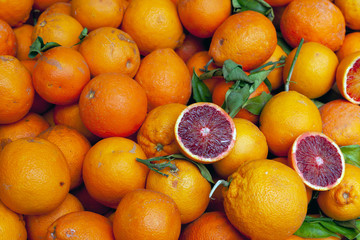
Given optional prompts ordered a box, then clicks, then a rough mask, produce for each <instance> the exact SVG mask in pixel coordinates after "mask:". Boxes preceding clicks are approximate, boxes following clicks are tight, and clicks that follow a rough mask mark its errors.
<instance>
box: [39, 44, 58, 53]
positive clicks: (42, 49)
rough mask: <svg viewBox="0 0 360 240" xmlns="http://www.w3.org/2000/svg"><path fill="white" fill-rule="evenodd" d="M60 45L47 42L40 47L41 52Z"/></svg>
mask: <svg viewBox="0 0 360 240" xmlns="http://www.w3.org/2000/svg"><path fill="white" fill-rule="evenodd" d="M59 46H61V45H60V44H58V43H56V42H47V43H46V44H45V45H44V46H43V47H42V48H41V52H46V51H47V50H49V49H51V48H54V47H59Z"/></svg>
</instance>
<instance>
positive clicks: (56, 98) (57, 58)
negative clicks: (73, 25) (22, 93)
mask: <svg viewBox="0 0 360 240" xmlns="http://www.w3.org/2000/svg"><path fill="white" fill-rule="evenodd" d="M32 78H33V84H34V88H35V90H36V92H37V93H38V94H39V95H40V96H41V97H42V98H43V99H45V100H46V101H47V102H50V103H53V104H58V105H68V104H72V103H75V102H77V101H78V99H79V97H80V93H81V91H82V90H83V88H84V87H85V85H86V84H87V83H88V82H89V81H90V70H89V67H88V65H87V64H86V62H85V59H84V57H83V56H82V55H81V54H80V53H79V52H78V51H76V50H74V49H72V48H68V47H55V48H52V49H50V50H48V51H46V52H45V53H44V54H43V55H42V56H40V58H39V59H38V60H37V62H36V65H35V68H34V71H33V74H32Z"/></svg>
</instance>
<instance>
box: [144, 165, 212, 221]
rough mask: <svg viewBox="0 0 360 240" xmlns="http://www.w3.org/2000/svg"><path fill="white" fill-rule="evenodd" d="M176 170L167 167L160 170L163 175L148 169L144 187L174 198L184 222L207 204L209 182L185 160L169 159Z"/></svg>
mask: <svg viewBox="0 0 360 240" xmlns="http://www.w3.org/2000/svg"><path fill="white" fill-rule="evenodd" d="M171 162H172V163H173V164H175V165H176V167H177V169H178V170H176V171H174V170H172V169H170V168H169V167H166V168H164V169H163V170H161V172H162V173H165V174H167V175H168V177H166V176H163V175H161V174H159V173H157V172H154V171H150V172H149V174H148V177H147V179H146V189H150V190H154V191H158V192H162V193H164V194H166V195H169V196H170V197H171V198H172V199H174V201H175V203H176V205H177V206H178V208H179V210H180V214H181V223H182V224H186V223H189V222H192V221H194V220H195V219H197V218H198V217H200V216H201V215H202V214H203V213H204V212H205V210H206V208H207V206H208V204H209V193H210V190H211V189H210V188H211V186H210V183H209V182H208V181H207V180H206V179H205V178H204V177H203V176H202V175H201V173H200V171H199V169H198V168H197V167H196V166H195V165H194V164H193V163H191V162H189V161H186V160H174V161H171Z"/></svg>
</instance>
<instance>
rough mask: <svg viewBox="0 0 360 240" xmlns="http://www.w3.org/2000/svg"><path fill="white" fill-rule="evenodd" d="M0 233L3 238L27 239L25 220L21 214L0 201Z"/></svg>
mask: <svg viewBox="0 0 360 240" xmlns="http://www.w3.org/2000/svg"><path fill="white" fill-rule="evenodd" d="M0 214H1V220H0V234H1V237H2V238H4V239H14V240H27V232H26V228H25V221H24V220H23V216H22V215H21V214H17V213H15V212H13V211H11V210H10V209H9V208H8V207H6V206H5V205H4V204H3V203H2V202H0Z"/></svg>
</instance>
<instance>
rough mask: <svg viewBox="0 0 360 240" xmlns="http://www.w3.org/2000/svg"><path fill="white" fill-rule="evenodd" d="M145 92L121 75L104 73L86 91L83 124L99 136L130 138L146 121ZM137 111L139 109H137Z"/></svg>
mask: <svg viewBox="0 0 360 240" xmlns="http://www.w3.org/2000/svg"><path fill="white" fill-rule="evenodd" d="M146 107H147V98H146V92H145V90H144V89H143V88H142V87H141V86H140V84H138V83H137V82H136V81H134V80H133V79H131V78H130V77H128V76H126V75H124V74H121V73H103V74H100V75H98V76H96V77H94V78H93V79H92V80H91V81H90V82H89V83H88V84H87V85H86V86H85V88H84V89H83V91H82V93H81V95H80V100H79V110H80V117H81V119H82V121H83V123H84V125H85V126H86V127H87V128H88V129H89V130H90V131H91V132H92V133H94V134H95V135H97V136H99V137H103V138H104V137H112V136H119V137H128V136H130V135H131V134H133V133H135V132H136V131H137V130H138V129H139V128H140V126H141V124H142V123H143V121H144V120H145V116H146V112H147V109H146ZM135 109H136V110H135Z"/></svg>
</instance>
